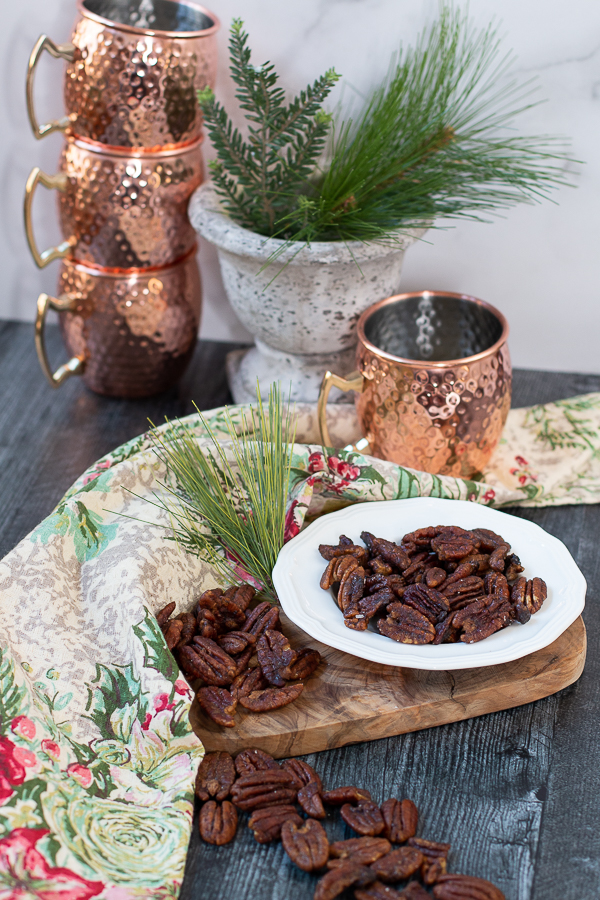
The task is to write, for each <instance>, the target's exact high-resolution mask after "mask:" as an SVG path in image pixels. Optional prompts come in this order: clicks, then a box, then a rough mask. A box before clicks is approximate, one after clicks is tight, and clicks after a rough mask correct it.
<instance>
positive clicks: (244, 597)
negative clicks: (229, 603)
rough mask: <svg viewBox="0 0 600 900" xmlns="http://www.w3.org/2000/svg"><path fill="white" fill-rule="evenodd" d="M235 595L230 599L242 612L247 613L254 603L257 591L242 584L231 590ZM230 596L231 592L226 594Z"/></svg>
mask: <svg viewBox="0 0 600 900" xmlns="http://www.w3.org/2000/svg"><path fill="white" fill-rule="evenodd" d="M230 590H232V591H233V593H232V594H231V595H230V599H231V600H233V602H234V603H235V605H236V606H239V608H240V609H241V610H242V612H246V610H247V609H248V607H249V606H250V604H251V603H252V601H253V600H254V595H255V594H256V591H255V590H254V588H253V587H252V585H251V584H240V585H238V586H237V587H235V589H232V588H230ZM225 593H226V594H229V591H226V592H225Z"/></svg>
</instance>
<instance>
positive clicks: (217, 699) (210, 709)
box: [196, 686, 237, 728]
mask: <svg viewBox="0 0 600 900" xmlns="http://www.w3.org/2000/svg"><path fill="white" fill-rule="evenodd" d="M196 699H197V700H198V704H199V705H200V708H201V709H203V710H204V712H205V713H206V715H207V716H209V717H210V718H211V719H212V720H213V722H216V723H217V725H224V726H225V728H233V726H234V725H235V722H234V720H233V716H234V713H235V709H236V706H237V700H234V699H233V697H232V696H231V694H230V693H229V691H228V690H226V688H221V687H212V686H211V687H202V688H200V690H199V691H198V693H197V694H196Z"/></svg>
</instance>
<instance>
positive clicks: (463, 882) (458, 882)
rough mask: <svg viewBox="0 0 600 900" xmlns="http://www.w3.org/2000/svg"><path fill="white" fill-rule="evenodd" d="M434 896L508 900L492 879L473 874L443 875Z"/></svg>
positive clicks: (445, 899)
mask: <svg viewBox="0 0 600 900" xmlns="http://www.w3.org/2000/svg"><path fill="white" fill-rule="evenodd" d="M433 896H434V897H435V900H506V898H505V896H504V894H503V893H502V891H501V890H500V888H497V887H496V885H494V884H492V883H491V881H486V880H485V879H484V878H474V877H473V876H471V875H442V876H441V878H440V880H439V882H438V883H437V884H436V885H434V888H433Z"/></svg>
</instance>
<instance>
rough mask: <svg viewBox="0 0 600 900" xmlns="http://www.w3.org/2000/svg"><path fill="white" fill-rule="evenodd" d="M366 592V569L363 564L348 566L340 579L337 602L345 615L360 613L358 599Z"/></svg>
mask: <svg viewBox="0 0 600 900" xmlns="http://www.w3.org/2000/svg"><path fill="white" fill-rule="evenodd" d="M364 592H365V570H364V569H363V567H362V566H359V565H353V566H348V567H347V568H346V569H345V571H344V574H343V575H342V578H341V580H340V587H339V591H338V595H337V599H336V603H337V605H338V606H339V608H340V609H341V611H342V612H343V614H344V616H355V615H357V613H358V601H359V600H360V598H361V597H362V595H363V594H364Z"/></svg>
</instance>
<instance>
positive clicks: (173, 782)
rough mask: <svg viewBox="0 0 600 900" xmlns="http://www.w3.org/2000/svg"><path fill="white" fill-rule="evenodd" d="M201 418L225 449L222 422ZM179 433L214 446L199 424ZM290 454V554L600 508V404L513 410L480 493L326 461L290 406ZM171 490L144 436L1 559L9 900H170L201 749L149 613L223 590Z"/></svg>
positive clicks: (339, 418) (341, 422) (2, 870)
mask: <svg viewBox="0 0 600 900" xmlns="http://www.w3.org/2000/svg"><path fill="white" fill-rule="evenodd" d="M330 410H332V414H331V415H332V422H331V432H332V435H333V436H334V439H335V440H336V443H337V444H339V446H343V445H344V444H349V443H351V442H353V441H354V440H356V438H357V437H358V436H359V435H358V426H357V421H356V416H355V414H354V410H353V409H352V408H351V407H349V406H344V405H340V406H339V407H330ZM231 412H232V416H233V418H234V420H235V421H237V422H240V418H239V410H237V409H236V408H233V409H232V410H231ZM206 418H207V420H208V422H209V423H210V425H211V427H212V428H213V429H214V431H215V432H216V434H217V436H218V437H220V438H222V439H223V440H226V438H227V432H226V430H225V421H224V411H223V410H222V409H220V410H214V411H212V412H210V413H207V414H206ZM181 427H182V428H185V429H187V430H189V431H190V432H191V433H193V434H194V435H195V436H196V437H197V439H198V442H199V443H200V445H201V446H206V445H208V439H207V437H206V433H205V431H204V428H203V426H202V423H201V421H200V419H199V417H198V416H197V415H195V416H190V417H189V418H187V419H185V420H183V422H182V423H181ZM297 441H298V443H297V444H296V445H295V447H294V459H293V479H292V484H291V486H290V487H291V491H290V503H289V508H288V515H287V521H286V539H289V538H291V537H293V536H294V535H295V534H297V533H298V531H299V530H300V528H301V527H302V524H303V523H304V522H305V521H306V520H307V518H308V519H311V518H314V517H315V516H317V515H320V514H322V513H323V512H327V511H329V510H331V509H337V508H339V507H340V506H343V505H345V504H348V503H353V502H356V501H358V500H360V501H365V500H382V499H399V498H404V497H415V496H436V497H445V498H454V499H463V500H472V501H474V502H477V503H483V504H486V505H488V506H496V507H498V506H505V505H523V506H544V505H552V504H563V503H597V502H598V501H600V394H589V395H587V396H584V397H576V398H574V399H571V400H566V401H561V402H559V403H553V404H548V405H546V406H537V407H531V408H529V409H521V410H513V411H511V413H510V415H509V419H508V422H507V425H506V429H505V431H504V435H503V439H502V443H501V445H500V447H499V448H498V451H497V452H496V454H495V457H494V459H493V461H492V464H491V465H490V467H489V468H488V470H486V472H484V473H483V478H482V480H479V481H461V480H460V479H456V478H451V477H445V476H434V475H428V474H426V473H423V472H415V471H413V470H410V469H403V468H401V467H399V466H396V465H393V464H391V463H387V462H384V461H382V460H377V459H374V458H373V457H368V456H363V455H361V454H360V453H357V452H356V451H354V450H352V449H343V450H336V451H327V452H326V451H324V450H323V448H322V447H321V446H320V445H319V443H318V437H317V432H316V410H315V408H314V407H312V406H306V407H305V406H303V407H299V408H298V430H297ZM162 477H164V469H163V467H162V465H161V464H160V463H159V462H158V461H157V459H156V457H155V456H154V453H153V451H152V449H151V443H150V440H149V438H148V435H142V436H141V437H139V438H136V439H135V440H133V441H130V442H129V443H127V444H125V445H123V446H122V447H120V448H118V449H117V450H115V451H114V452H113V453H111V454H109V455H108V456H106V457H104V458H103V459H102V460H100V461H99V462H98V463H96V464H95V465H94V466H93V467H92V468H91V469H89V470H88V471H87V472H85V473H84V475H82V477H81V478H80V479H79V480H78V481H77V482H76V483H75V485H74V486H73V487H72V488H71V490H70V491H69V492H68V493H67V495H66V496H65V497H64V498H63V500H62V501H61V502H60V503H59V505H58V506H57V508H56V509H55V510H54V512H53V513H52V514H51V515H50V516H49V517H48V518H47V519H45V520H44V521H43V522H42V523H41V524H40V525H39V526H38V528H36V529H35V530H34V531H33V532H32V533H31V534H30V535H29V536H28V537H27V538H25V539H24V540H23V541H21V543H20V544H19V545H18V546H17V547H16V548H15V549H14V550H13V551H12V552H11V553H9V554H8V556H7V557H6V558H5V559H4V560H3V561H2V562H0V621H1V624H2V642H1V645H0V834H1V837H0V900H5V898H6V900H9V898H15V900H25V898H39V900H87V898H90V897H97V898H99V900H134V898H156V900H159V898H160V900H166V898H170V897H171V898H174V897H176V896H177V894H178V891H179V888H180V886H181V880H182V877H183V871H184V865H185V857H186V851H187V846H188V841H189V836H190V829H191V823H192V809H193V778H194V772H195V769H196V767H197V764H198V762H199V761H200V759H201V758H202V754H203V748H202V745H201V743H200V740H199V739H198V738H197V737H196V736H195V735H194V734H193V733H192V731H191V729H190V725H189V721H188V712H189V708H190V704H191V700H192V696H191V693H190V691H189V688H188V686H187V683H186V681H185V680H184V679H183V677H182V676H181V674H180V673H179V672H178V670H177V667H176V665H175V663H174V661H173V658H172V656H171V654H170V653H169V652H168V650H167V648H166V645H165V643H164V640H163V637H162V634H161V632H160V629H159V628H158V627H157V625H156V622H155V619H154V615H153V614H154V613H156V612H157V611H158V610H159V609H160V608H162V607H163V606H165V605H166V604H167V603H168V602H170V601H171V600H175V601H176V603H177V611H178V612H180V611H186V610H188V609H190V608H191V607H192V606H193V604H194V602H195V600H196V599H197V597H198V595H199V594H200V593H201V592H202V591H204V590H206V589H207V588H209V587H213V586H215V585H216V583H217V579H216V578H215V575H214V573H213V571H212V570H211V567H210V566H209V565H208V563H207V562H206V561H205V560H203V559H201V558H198V557H193V556H190V555H188V554H186V553H185V552H183V551H181V550H180V549H179V547H178V546H177V544H175V543H174V542H173V541H171V540H168V539H166V538H168V535H169V529H168V525H169V523H168V520H167V518H166V516H165V515H164V514H163V513H161V511H160V509H159V508H157V507H155V506H151V505H149V504H148V503H147V502H146V500H148V499H150V500H154V499H155V495H156V494H158V495H159V496H160V495H161V492H162V488H161V485H160V482H161V479H162ZM148 523H152V524H148Z"/></svg>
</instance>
